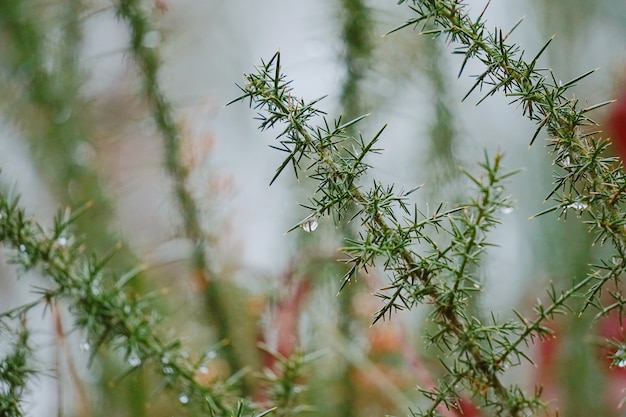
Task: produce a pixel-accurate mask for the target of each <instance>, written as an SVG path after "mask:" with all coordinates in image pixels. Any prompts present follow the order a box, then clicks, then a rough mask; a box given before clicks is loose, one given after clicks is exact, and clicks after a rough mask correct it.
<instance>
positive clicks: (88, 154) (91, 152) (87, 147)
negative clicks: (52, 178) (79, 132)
mask: <svg viewBox="0 0 626 417" xmlns="http://www.w3.org/2000/svg"><path fill="white" fill-rule="evenodd" d="M72 156H73V158H74V162H76V164H78V165H80V166H90V165H92V164H93V161H94V160H95V159H96V158H97V157H98V155H97V153H96V150H95V149H94V147H93V146H92V145H91V144H90V143H89V142H87V141H80V142H79V143H78V144H77V145H76V148H74V154H73V155H72Z"/></svg>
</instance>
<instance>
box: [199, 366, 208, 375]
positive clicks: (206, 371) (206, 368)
mask: <svg viewBox="0 0 626 417" xmlns="http://www.w3.org/2000/svg"><path fill="white" fill-rule="evenodd" d="M198 372H200V373H201V374H204V375H206V374H208V373H209V367H208V366H204V365H202V366H201V367H199V368H198Z"/></svg>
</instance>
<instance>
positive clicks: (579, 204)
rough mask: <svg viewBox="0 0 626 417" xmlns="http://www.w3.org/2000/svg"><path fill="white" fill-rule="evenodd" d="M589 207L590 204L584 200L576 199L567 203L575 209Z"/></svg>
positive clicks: (568, 206)
mask: <svg viewBox="0 0 626 417" xmlns="http://www.w3.org/2000/svg"><path fill="white" fill-rule="evenodd" d="M587 207H589V206H588V204H587V203H583V202H582V201H574V202H573V203H572V204H568V205H567V208H571V209H574V210H586V209H587Z"/></svg>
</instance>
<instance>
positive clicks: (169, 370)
mask: <svg viewBox="0 0 626 417" xmlns="http://www.w3.org/2000/svg"><path fill="white" fill-rule="evenodd" d="M163 373H164V374H165V375H172V374H173V373H174V368H172V367H171V366H164V367H163Z"/></svg>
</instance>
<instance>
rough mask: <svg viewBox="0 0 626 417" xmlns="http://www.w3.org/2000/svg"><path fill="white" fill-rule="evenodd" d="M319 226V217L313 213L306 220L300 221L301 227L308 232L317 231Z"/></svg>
mask: <svg viewBox="0 0 626 417" xmlns="http://www.w3.org/2000/svg"><path fill="white" fill-rule="evenodd" d="M317 226H318V223H317V217H315V214H311V215H310V216H308V217H307V218H305V219H304V220H302V221H301V222H300V227H301V228H302V230H304V231H305V232H307V233H311V232H313V231H315V229H317Z"/></svg>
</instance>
